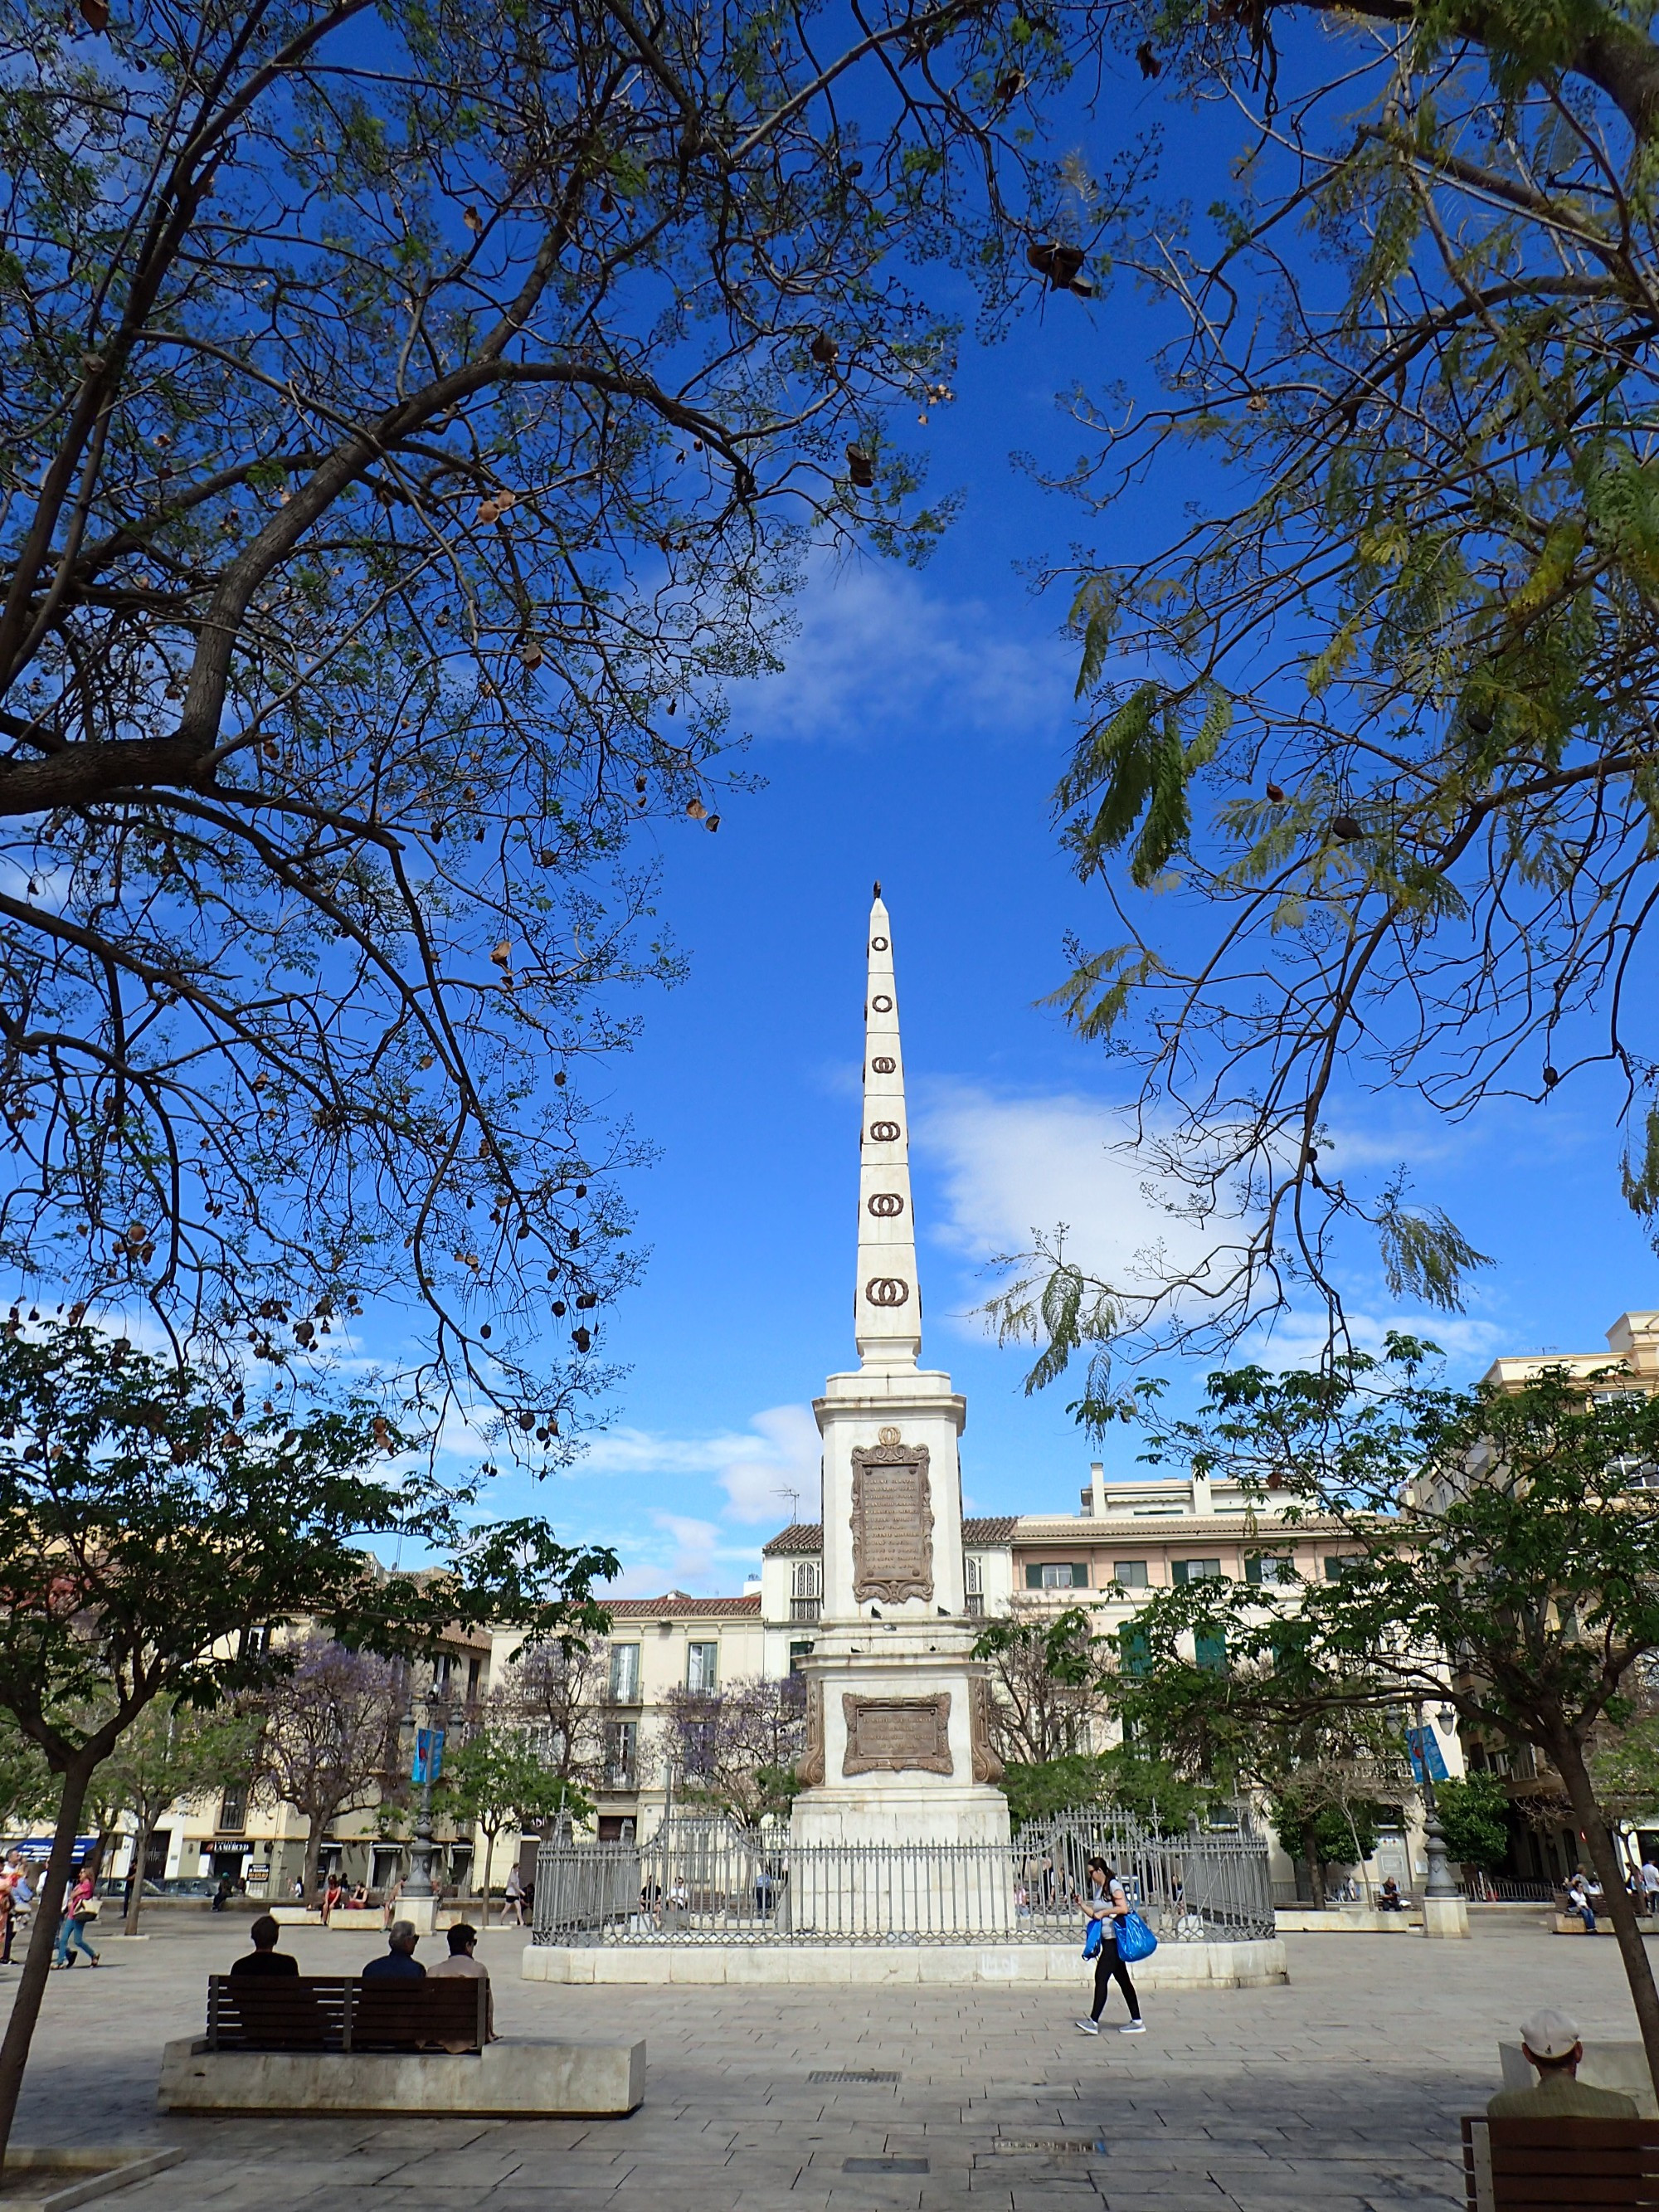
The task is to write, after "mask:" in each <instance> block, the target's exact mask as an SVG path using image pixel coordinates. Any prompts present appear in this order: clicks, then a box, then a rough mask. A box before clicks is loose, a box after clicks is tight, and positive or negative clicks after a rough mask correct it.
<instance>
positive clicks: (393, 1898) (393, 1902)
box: [380, 1875, 404, 1928]
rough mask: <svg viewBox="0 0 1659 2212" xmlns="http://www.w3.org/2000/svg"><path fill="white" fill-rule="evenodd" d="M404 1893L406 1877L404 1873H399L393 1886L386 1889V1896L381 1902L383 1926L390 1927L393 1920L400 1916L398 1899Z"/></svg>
mask: <svg viewBox="0 0 1659 2212" xmlns="http://www.w3.org/2000/svg"><path fill="white" fill-rule="evenodd" d="M403 1893H404V1878H403V1876H402V1875H398V1879H397V1881H394V1882H393V1883H392V1886H391V1887H390V1888H389V1889H388V1890H387V1891H386V1895H385V1897H384V1898H383V1899H381V1902H380V1925H381V1927H382V1928H390V1927H391V1925H392V1922H393V1921H394V1920H395V1919H396V1918H397V1917H398V1899H399V1898H401V1897H402V1895H403Z"/></svg>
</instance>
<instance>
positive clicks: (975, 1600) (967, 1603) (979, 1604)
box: [963, 1590, 985, 1620]
mask: <svg viewBox="0 0 1659 2212" xmlns="http://www.w3.org/2000/svg"><path fill="white" fill-rule="evenodd" d="M984 1611H985V1593H984V1592H983V1590H969V1593H968V1595H967V1596H966V1597H965V1598H964V1599H963V1612H964V1613H966V1614H967V1615H968V1617H969V1620H979V1619H980V1617H981V1615H982V1614H983V1613H984Z"/></svg>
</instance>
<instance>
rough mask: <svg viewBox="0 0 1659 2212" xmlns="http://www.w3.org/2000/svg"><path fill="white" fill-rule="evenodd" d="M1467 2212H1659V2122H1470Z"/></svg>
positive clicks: (1465, 2129)
mask: <svg viewBox="0 0 1659 2212" xmlns="http://www.w3.org/2000/svg"><path fill="white" fill-rule="evenodd" d="M1463 2182H1464V2188H1465V2191H1466V2202H1467V2203H1468V2212H1536V2208H1539V2207H1548V2206H1565V2205H1571V2206H1573V2207H1574V2208H1575V2212H1594V2208H1596V2207H1608V2208H1611V2207H1613V2206H1619V2207H1625V2206H1629V2205H1650V2206H1655V2207H1659V2120H1581V2119H1571V2118H1567V2117H1566V2116H1565V2115H1563V2116H1561V2117H1560V2118H1551V2119H1525V2120H1522V2119H1513V2120H1506V2119H1488V2118H1486V2116H1485V2114H1484V2113H1483V2114H1480V2115H1478V2116H1475V2117H1466V2118H1464V2121H1463Z"/></svg>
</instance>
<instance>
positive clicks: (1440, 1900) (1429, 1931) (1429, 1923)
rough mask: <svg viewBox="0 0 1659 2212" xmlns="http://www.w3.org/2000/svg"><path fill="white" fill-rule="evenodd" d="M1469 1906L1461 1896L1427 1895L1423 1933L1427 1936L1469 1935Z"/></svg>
mask: <svg viewBox="0 0 1659 2212" xmlns="http://www.w3.org/2000/svg"><path fill="white" fill-rule="evenodd" d="M1468 1932H1469V1908H1468V1905H1466V1904H1465V1903H1464V1902H1463V1899H1462V1898H1461V1897H1425V1899H1424V1900H1423V1933H1424V1934H1425V1936H1468Z"/></svg>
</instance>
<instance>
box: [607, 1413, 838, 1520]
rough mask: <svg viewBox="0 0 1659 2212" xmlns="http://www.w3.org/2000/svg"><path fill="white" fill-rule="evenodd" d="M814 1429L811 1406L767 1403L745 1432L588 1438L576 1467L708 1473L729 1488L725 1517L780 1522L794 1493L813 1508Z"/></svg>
mask: <svg viewBox="0 0 1659 2212" xmlns="http://www.w3.org/2000/svg"><path fill="white" fill-rule="evenodd" d="M818 1453H819V1444H818V1431H817V1423H816V1422H815V1421H814V1420H813V1419H812V1413H811V1407H808V1406H769V1407H767V1408H766V1409H765V1411H764V1412H763V1413H755V1414H752V1415H751V1416H750V1426H749V1430H748V1431H747V1432H745V1431H741V1430H737V1431H732V1430H727V1431H724V1432H723V1433H721V1434H720V1435H718V1436H712V1437H664V1436H656V1435H653V1434H652V1433H651V1431H648V1430H646V1429H613V1430H611V1431H608V1432H607V1433H606V1434H605V1435H604V1436H599V1437H593V1438H592V1441H591V1442H590V1443H588V1444H587V1446H586V1450H585V1452H584V1455H583V1457H582V1460H581V1462H580V1465H581V1467H582V1468H583V1470H584V1471H589V1470H591V1471H592V1472H593V1473H596V1474H683V1475H707V1476H710V1477H712V1478H713V1480H714V1481H715V1482H717V1483H718V1484H719V1485H720V1487H721V1488H722V1489H723V1490H724V1491H725V1492H726V1505H725V1507H724V1509H723V1510H724V1515H725V1517H726V1519H727V1520H730V1521H741V1522H762V1521H769V1522H773V1523H775V1525H777V1526H780V1527H781V1525H782V1524H783V1522H785V1521H786V1520H787V1518H788V1516H789V1513H790V1510H791V1500H790V1498H788V1497H786V1496H783V1495H781V1493H782V1492H786V1491H793V1492H795V1493H797V1494H798V1496H799V1504H800V1510H801V1511H802V1513H803V1514H805V1515H806V1516H808V1517H809V1518H810V1517H811V1515H812V1514H814V1513H815V1512H816V1511H817V1499H818Z"/></svg>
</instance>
